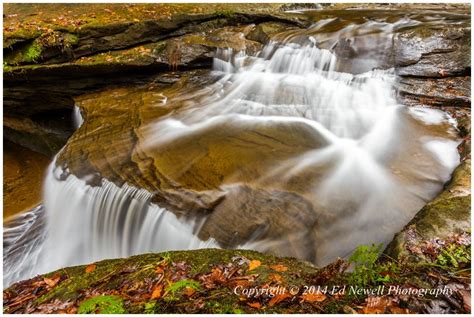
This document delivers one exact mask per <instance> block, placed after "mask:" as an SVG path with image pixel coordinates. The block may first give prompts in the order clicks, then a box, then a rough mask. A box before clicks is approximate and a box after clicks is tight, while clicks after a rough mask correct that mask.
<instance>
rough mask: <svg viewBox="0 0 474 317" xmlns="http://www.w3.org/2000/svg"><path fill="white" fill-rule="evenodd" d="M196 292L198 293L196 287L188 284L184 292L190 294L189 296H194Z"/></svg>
mask: <svg viewBox="0 0 474 317" xmlns="http://www.w3.org/2000/svg"><path fill="white" fill-rule="evenodd" d="M194 293H196V290H195V289H194V288H192V287H188V286H186V287H185V289H184V292H183V294H184V295H186V296H188V297H191V296H193V295H194Z"/></svg>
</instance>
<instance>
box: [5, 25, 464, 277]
mask: <svg viewBox="0 0 474 317" xmlns="http://www.w3.org/2000/svg"><path fill="white" fill-rule="evenodd" d="M329 22H331V21H326V22H325V23H329ZM324 25H325V24H324V23H320V24H317V25H316V26H315V28H316V29H317V28H320V27H323V26H324ZM371 26H372V25H371ZM384 27H385V26H384ZM352 29H353V27H352V26H350V30H352ZM392 29H393V28H391V29H390V31H391V30H392ZM313 31H314V30H313ZM347 32H348V30H346V33H347ZM346 33H340V34H346ZM381 34H382V36H383V37H384V38H385V37H387V36H388V35H387V32H385V33H383V32H382V33H381ZM303 35H304V34H303ZM303 35H301V34H299V35H298V37H297V38H301V37H304V36H303ZM338 36H340V35H338ZM294 38H295V36H294V34H293V35H292V36H290V37H287V38H286V41H289V42H285V43H283V44H282V43H281V42H271V43H270V44H268V45H267V46H265V47H264V49H263V50H262V52H260V53H259V55H258V56H247V55H245V54H244V53H242V52H238V53H234V52H232V51H230V50H220V51H218V52H217V53H216V58H215V62H214V72H213V74H214V75H215V76H216V77H217V78H218V80H217V81H216V82H215V83H214V84H212V85H210V86H209V87H206V88H205V89H204V90H201V91H197V92H194V93H190V92H185V93H183V94H181V95H178V96H174V98H168V96H163V97H164V100H167V101H165V102H168V103H172V102H175V103H181V104H182V105H183V106H181V107H179V108H178V109H177V110H176V111H173V112H171V113H170V114H168V115H166V116H164V117H162V118H160V119H159V120H157V121H156V122H153V123H152V124H149V125H146V126H142V127H140V128H139V131H138V133H139V134H140V135H144V136H146V137H145V138H143V139H141V140H140V141H139V143H140V144H139V145H140V147H141V148H143V149H145V150H150V151H160V150H164V149H166V148H167V146H169V145H170V144H175V143H177V142H180V141H181V140H187V139H193V138H195V139H196V140H198V141H199V140H201V139H200V136H202V135H205V133H208V131H214V129H215V130H219V129H221V130H222V129H223V128H225V129H229V130H231V131H234V130H236V131H242V133H248V131H250V130H251V129H254V128H255V127H258V128H259V129H263V130H265V129H271V128H276V129H283V130H284V131H289V133H293V132H295V131H300V130H304V131H306V132H305V133H306V134H305V137H307V138H308V139H314V142H313V143H312V144H318V146H315V147H314V148H310V149H304V150H301V149H300V148H299V147H298V150H295V151H294V153H290V154H289V155H288V157H285V158H284V159H281V160H279V161H277V163H276V164H275V165H272V166H267V167H266V168H265V169H263V170H262V171H259V173H258V174H255V175H251V176H246V177H247V178H246V179H251V181H250V182H249V183H252V186H256V187H261V188H271V189H272V190H274V191H285V192H289V193H292V192H294V191H298V193H299V195H300V196H301V197H302V198H301V199H302V200H304V201H305V202H307V204H309V205H311V206H312V207H311V208H308V210H309V211H308V212H307V213H306V214H305V217H306V218H304V219H311V221H307V223H304V226H306V227H304V228H303V229H301V228H300V227H298V228H297V230H298V232H297V233H295V232H292V231H291V229H288V231H286V232H285V233H286V234H287V235H285V234H284V235H280V236H277V235H271V234H269V233H268V232H269V231H268V230H270V229H268V226H263V227H262V228H263V229H262V228H259V229H258V230H255V233H254V234H252V235H251V238H249V239H247V241H245V242H244V243H237V244H234V245H232V247H236V248H238V247H240V248H253V249H257V250H260V251H270V252H274V253H277V254H281V255H293V256H298V257H300V258H304V259H307V260H310V261H313V262H314V263H316V264H318V265H323V264H326V263H328V262H329V261H331V260H333V259H334V258H335V257H336V256H346V255H347V254H349V253H350V252H351V251H352V250H353V249H354V248H355V247H356V246H357V245H359V244H364V243H371V242H388V241H389V240H390V239H391V238H392V237H393V234H394V233H395V232H396V231H398V230H399V229H400V228H401V227H402V226H403V225H404V224H406V223H407V222H408V221H409V220H410V219H411V218H412V217H413V216H414V214H415V213H416V211H418V210H419V209H420V208H421V207H422V206H423V205H424V204H425V203H426V202H427V201H429V200H430V199H432V198H433V197H434V196H435V195H436V193H438V192H439V191H440V190H441V188H442V186H443V184H444V183H445V182H446V181H447V180H448V179H449V177H450V174H451V172H452V170H453V169H454V168H455V166H456V165H457V164H458V162H459V156H458V153H457V150H456V146H457V144H458V141H457V140H456V137H455V136H454V134H453V133H452V131H451V129H452V126H451V123H450V122H449V120H450V119H449V118H448V117H447V116H446V115H445V114H444V113H442V112H440V111H437V110H432V109H421V108H411V109H408V108H406V107H404V106H402V105H399V104H397V102H396V98H395V94H394V89H393V85H394V83H395V81H396V76H395V74H394V72H393V70H390V69H388V70H365V72H359V73H358V74H357V75H354V74H351V73H346V72H342V71H341V70H342V69H344V67H343V66H341V64H340V63H339V60H338V58H336V55H335V54H334V53H333V52H331V51H330V50H329V49H322V48H319V47H318V41H322V40H323V39H321V38H318V37H317V36H316V34H311V35H310V36H308V34H306V37H305V38H304V41H303V42H300V43H295V42H293V43H292V42H291V39H294ZM337 39H338V37H336V40H337ZM330 46H334V45H330ZM369 64H370V63H369ZM369 64H367V65H369ZM370 65H372V66H373V65H374V64H370ZM364 67H365V66H364ZM81 122H82V121H81V120H77V124H78V126H79V125H80V124H81ZM295 133H296V132H295ZM298 133H299V132H298ZM295 135H297V134H295ZM198 141H197V142H198ZM277 141H278V140H277ZM296 141H297V140H295V144H296ZM288 146H289V147H291V144H288ZM186 159H189V161H190V162H191V163H192V161H193V159H194V158H192V157H189V158H186ZM186 163H187V162H186ZM191 163H189V164H182V165H183V166H184V165H186V168H191V167H192V164H191ZM211 168H212V167H211ZM231 172H232V173H231V176H229V177H226V178H224V180H223V183H222V184H221V186H220V189H219V190H220V191H221V192H222V193H224V194H227V195H232V194H233V193H237V195H238V193H239V192H238V191H237V189H238V188H239V186H240V185H241V183H243V181H242V180H241V179H239V177H243V176H241V175H242V174H243V173H244V172H242V171H231ZM68 174H69V173H68V171H65V170H62V169H61V168H60V167H56V165H55V163H54V162H53V164H52V165H51V167H50V169H49V171H48V176H47V178H46V181H45V194H44V210H45V212H46V223H47V225H46V226H45V227H44V226H43V225H42V221H44V220H45V219H44V218H43V215H42V213H43V208H41V207H40V208H38V209H37V210H36V211H32V212H31V217H30V216H25V217H26V218H28V217H30V218H31V219H37V220H36V222H35V221H34V220H30V218H28V220H26V221H23V222H21V221H20V222H18V223H17V224H16V225H12V228H11V229H9V230H10V231H9V230H6V232H5V233H6V234H7V235H8V234H10V235H11V236H12V237H13V238H11V239H10V240H8V242H7V245H6V248H5V249H6V253H5V254H6V255H7V256H6V257H5V256H4V267H5V269H4V273H5V274H4V283H5V285H9V284H10V283H12V282H14V281H17V280H19V279H23V278H26V277H30V276H32V275H34V274H37V273H43V272H46V271H51V270H53V269H56V268H60V267H64V266H68V265H74V264H80V263H87V262H91V261H96V260H99V259H104V258H113V257H124V256H129V255H132V254H138V253H144V252H151V251H164V250H176V249H195V248H204V247H220V246H222V243H220V242H219V241H218V239H216V240H215V239H214V238H213V237H212V234H211V235H210V236H211V238H209V239H208V240H207V241H202V240H201V239H200V238H198V234H199V233H200V232H201V230H204V231H206V232H207V231H209V227H210V226H212V222H213V221H214V220H215V219H218V220H219V221H221V222H222V221H224V225H222V228H221V230H223V231H232V228H233V225H234V222H233V221H232V220H231V219H232V217H238V215H231V214H229V211H228V210H227V209H226V210H225V212H222V213H219V212H218V211H216V212H215V213H211V214H210V215H209V216H208V217H204V218H200V220H199V221H198V220H196V219H195V218H192V217H189V218H186V219H184V218H183V217H181V218H178V217H177V216H175V214H174V213H172V212H170V211H167V210H166V209H164V208H161V207H159V206H158V205H156V204H154V203H152V193H150V192H148V191H146V190H144V189H137V188H133V187H131V186H128V185H126V184H125V185H123V186H121V187H118V186H117V185H115V184H113V183H112V182H110V181H108V180H106V179H102V180H101V184H100V185H99V186H93V185H88V184H87V178H85V179H78V178H77V177H76V176H74V175H68ZM249 177H250V178H249ZM301 180H305V182H304V184H303V185H301V183H302V181H301ZM305 204H306V203H305ZM302 205H303V203H302ZM235 212H236V213H238V212H240V211H239V210H236V211H235ZM305 212H306V211H305ZM27 215H28V214H27ZM298 217H299V216H298V215H296V216H295V218H298ZM301 217H302V216H301ZM26 218H25V219H26ZM265 219H266V218H265ZM290 220H291V219H290ZM295 221H296V220H295ZM298 221H299V220H298ZM30 222H32V223H36V225H35V226H36V228H39V227H41V228H42V230H36V232H38V235H37V236H36V237H38V238H37V239H31V235H30V236H29V237H30V238H29V239H25V242H24V243H23V244H22V245H24V246H25V248H24V249H19V248H18V247H17V246H15V245H17V241H19V240H20V239H21V237H23V236H25V233H26V232H30V231H31V229H30V227H32V226H30V225H26V224H27V223H30ZM302 222H305V221H302ZM45 232H46V233H47V234H45ZM294 234H295V235H296V238H294ZM44 235H46V238H44ZM290 238H291V240H292V243H290V245H291V246H292V247H291V248H290V247H288V245H289V243H288V241H289V240H290ZM43 240H44V242H43ZM293 240H294V241H293Z"/></svg>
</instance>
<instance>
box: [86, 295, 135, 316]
mask: <svg viewBox="0 0 474 317" xmlns="http://www.w3.org/2000/svg"><path fill="white" fill-rule="evenodd" d="M77 312H78V313H79V314H124V313H126V311H125V309H124V308H123V299H122V298H120V297H118V296H104V295H99V296H96V297H92V298H89V299H88V300H86V301H84V302H82V303H81V304H80V305H79V308H78V310H77Z"/></svg>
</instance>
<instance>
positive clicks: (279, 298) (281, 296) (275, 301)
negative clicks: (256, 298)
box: [268, 293, 291, 307]
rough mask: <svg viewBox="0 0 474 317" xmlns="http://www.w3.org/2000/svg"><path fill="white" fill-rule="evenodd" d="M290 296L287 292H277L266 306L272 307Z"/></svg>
mask: <svg viewBox="0 0 474 317" xmlns="http://www.w3.org/2000/svg"><path fill="white" fill-rule="evenodd" d="M289 297H291V295H290V294H289V293H284V294H277V295H275V297H273V298H272V299H271V300H270V301H269V302H268V306H270V307H272V306H274V305H276V304H278V303H279V302H281V301H283V300H285V299H287V298H289Z"/></svg>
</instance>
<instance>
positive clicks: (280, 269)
mask: <svg viewBox="0 0 474 317" xmlns="http://www.w3.org/2000/svg"><path fill="white" fill-rule="evenodd" d="M270 268H271V269H272V270H274V271H277V272H286V271H288V268H287V267H286V266H284V265H281V264H276V265H270Z"/></svg>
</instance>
